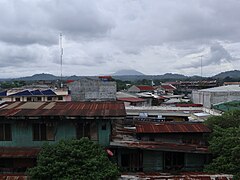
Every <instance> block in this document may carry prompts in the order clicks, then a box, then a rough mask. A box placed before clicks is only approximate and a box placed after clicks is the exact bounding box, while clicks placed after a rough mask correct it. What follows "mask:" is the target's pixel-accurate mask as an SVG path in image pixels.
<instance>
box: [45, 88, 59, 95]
mask: <svg viewBox="0 0 240 180" xmlns="http://www.w3.org/2000/svg"><path fill="white" fill-rule="evenodd" d="M42 93H43V95H47V96H56V95H57V94H56V93H55V92H53V91H52V90H51V89H48V90H44V91H42Z"/></svg>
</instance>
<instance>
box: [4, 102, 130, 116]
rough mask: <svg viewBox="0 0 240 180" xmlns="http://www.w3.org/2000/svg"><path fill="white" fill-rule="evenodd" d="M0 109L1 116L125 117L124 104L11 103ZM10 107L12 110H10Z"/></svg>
mask: <svg viewBox="0 0 240 180" xmlns="http://www.w3.org/2000/svg"><path fill="white" fill-rule="evenodd" d="M6 104H7V106H4V107H2V108H0V116H7V117H17V116H27V117H29V116H33V117H34V116H80V117H124V116H125V115H126V111H125V106H124V103H123V102H118V101H108V102H54V104H53V102H41V104H39V102H20V103H19V102H13V103H12V102H11V103H6ZM9 106H10V107H11V108H9Z"/></svg>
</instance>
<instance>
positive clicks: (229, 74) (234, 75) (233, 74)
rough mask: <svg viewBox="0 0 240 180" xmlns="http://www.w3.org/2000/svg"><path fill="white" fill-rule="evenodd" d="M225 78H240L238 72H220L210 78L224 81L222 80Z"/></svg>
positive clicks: (239, 72)
mask: <svg viewBox="0 0 240 180" xmlns="http://www.w3.org/2000/svg"><path fill="white" fill-rule="evenodd" d="M226 77H230V78H240V71H239V70H234V71H225V72H221V73H219V74H217V75H215V76H213V77H212V78H216V79H224V78H226Z"/></svg>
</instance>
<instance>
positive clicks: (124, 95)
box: [116, 91, 146, 106]
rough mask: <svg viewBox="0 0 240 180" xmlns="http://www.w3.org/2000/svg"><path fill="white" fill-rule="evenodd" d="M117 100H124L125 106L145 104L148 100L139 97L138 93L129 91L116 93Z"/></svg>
mask: <svg viewBox="0 0 240 180" xmlns="http://www.w3.org/2000/svg"><path fill="white" fill-rule="evenodd" d="M116 96H117V100H118V101H123V102H124V105H125V106H145V105H146V100H145V99H143V98H139V97H138V96H137V95H134V94H130V93H128V92H124V91H119V92H117V93H116Z"/></svg>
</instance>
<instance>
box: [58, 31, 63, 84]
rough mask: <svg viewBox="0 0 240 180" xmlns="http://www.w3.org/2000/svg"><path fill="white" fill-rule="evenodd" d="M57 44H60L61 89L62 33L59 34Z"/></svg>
mask: <svg viewBox="0 0 240 180" xmlns="http://www.w3.org/2000/svg"><path fill="white" fill-rule="evenodd" d="M59 44H60V63H61V82H60V83H61V88H62V86H63V83H62V61H63V47H62V33H60V36H59Z"/></svg>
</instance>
